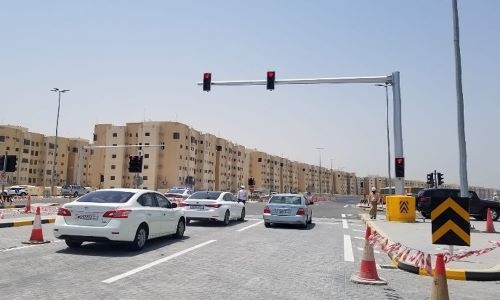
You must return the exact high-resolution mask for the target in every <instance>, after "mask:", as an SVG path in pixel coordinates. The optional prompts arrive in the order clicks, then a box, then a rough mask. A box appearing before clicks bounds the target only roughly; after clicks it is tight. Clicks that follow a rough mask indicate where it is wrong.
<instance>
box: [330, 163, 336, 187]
mask: <svg viewBox="0 0 500 300" xmlns="http://www.w3.org/2000/svg"><path fill="white" fill-rule="evenodd" d="M330 174H331V175H332V187H331V188H330V194H332V195H333V194H334V193H335V176H334V174H333V158H330Z"/></svg>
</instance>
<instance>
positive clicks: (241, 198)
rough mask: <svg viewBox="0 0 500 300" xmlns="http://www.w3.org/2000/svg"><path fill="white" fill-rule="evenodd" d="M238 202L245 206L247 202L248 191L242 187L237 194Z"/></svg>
mask: <svg viewBox="0 0 500 300" xmlns="http://www.w3.org/2000/svg"><path fill="white" fill-rule="evenodd" d="M237 198H238V202H243V204H245V203H246V202H247V200H248V191H247V190H245V186H244V185H242V186H241V187H240V190H239V191H238V194H237Z"/></svg>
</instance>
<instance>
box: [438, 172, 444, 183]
mask: <svg viewBox="0 0 500 300" xmlns="http://www.w3.org/2000/svg"><path fill="white" fill-rule="evenodd" d="M437 177H438V178H437V183H438V185H442V184H443V183H444V177H443V174H442V173H437Z"/></svg>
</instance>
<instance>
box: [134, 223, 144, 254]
mask: <svg viewBox="0 0 500 300" xmlns="http://www.w3.org/2000/svg"><path fill="white" fill-rule="evenodd" d="M147 240H148V230H147V228H146V226H144V225H142V224H141V225H140V226H139V228H137V231H136V233H135V239H134V241H133V242H132V245H131V248H132V250H136V251H138V250H141V249H142V248H144V245H146V241H147Z"/></svg>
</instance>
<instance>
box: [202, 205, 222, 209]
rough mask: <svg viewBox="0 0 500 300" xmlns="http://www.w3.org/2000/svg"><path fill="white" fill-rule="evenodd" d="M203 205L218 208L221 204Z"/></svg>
mask: <svg viewBox="0 0 500 300" xmlns="http://www.w3.org/2000/svg"><path fill="white" fill-rule="evenodd" d="M205 206H208V207H213V208H219V207H220V206H221V205H220V204H207V205H205Z"/></svg>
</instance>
